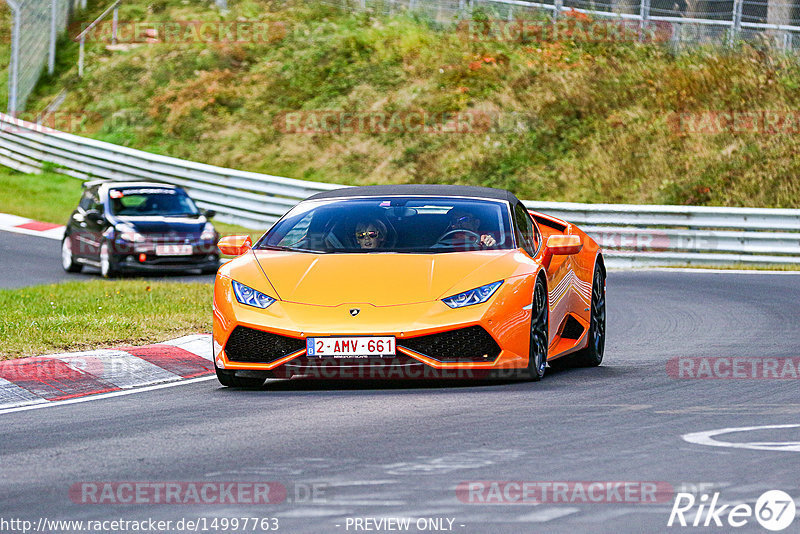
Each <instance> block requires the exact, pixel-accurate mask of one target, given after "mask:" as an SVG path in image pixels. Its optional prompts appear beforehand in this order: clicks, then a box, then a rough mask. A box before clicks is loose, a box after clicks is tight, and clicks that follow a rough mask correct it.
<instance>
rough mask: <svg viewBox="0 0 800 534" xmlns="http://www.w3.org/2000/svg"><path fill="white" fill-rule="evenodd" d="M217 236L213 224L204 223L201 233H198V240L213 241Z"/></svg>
mask: <svg viewBox="0 0 800 534" xmlns="http://www.w3.org/2000/svg"><path fill="white" fill-rule="evenodd" d="M216 238H217V232H216V231H215V230H214V225H213V224H211V223H206V225H205V226H204V227H203V233H201V234H200V241H214V240H216Z"/></svg>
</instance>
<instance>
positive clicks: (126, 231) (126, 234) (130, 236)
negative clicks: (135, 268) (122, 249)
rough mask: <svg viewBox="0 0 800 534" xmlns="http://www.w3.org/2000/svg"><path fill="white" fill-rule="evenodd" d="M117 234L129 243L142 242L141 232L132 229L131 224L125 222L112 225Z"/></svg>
mask: <svg viewBox="0 0 800 534" xmlns="http://www.w3.org/2000/svg"><path fill="white" fill-rule="evenodd" d="M114 229H115V230H116V231H117V234H118V235H119V238H120V239H122V240H123V241H128V242H129V243H142V242H143V241H144V240H145V238H144V236H143V235H142V234H140V233H139V232H137V231H136V230H134V228H133V226H128V225H127V224H118V225H117V226H115V227H114Z"/></svg>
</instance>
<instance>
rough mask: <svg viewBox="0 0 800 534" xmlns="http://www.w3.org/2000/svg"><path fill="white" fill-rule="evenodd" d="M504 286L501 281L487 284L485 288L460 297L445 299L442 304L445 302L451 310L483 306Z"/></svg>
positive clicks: (471, 290)
mask: <svg viewBox="0 0 800 534" xmlns="http://www.w3.org/2000/svg"><path fill="white" fill-rule="evenodd" d="M502 284H503V281H502V280H499V281H497V282H492V283H491V284H486V285H485V286H481V287H476V288H475V289H470V290H469V291H464V292H463V293H459V294H458V295H453V296H452V297H446V298H443V299H442V302H444V303H445V304H447V305H448V306H450V307H451V308H463V307H464V306H472V305H473V304H481V303H483V302H486V301H487V300H489V297H491V296H492V295H494V292H495V291H497V288H498V287H500V286H501V285H502Z"/></svg>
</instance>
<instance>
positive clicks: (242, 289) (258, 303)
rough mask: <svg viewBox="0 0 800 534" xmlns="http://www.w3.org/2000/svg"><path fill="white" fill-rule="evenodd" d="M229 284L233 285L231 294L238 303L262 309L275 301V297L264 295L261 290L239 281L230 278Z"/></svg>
mask: <svg viewBox="0 0 800 534" xmlns="http://www.w3.org/2000/svg"><path fill="white" fill-rule="evenodd" d="M231 285H232V286H233V294H234V295H235V296H236V300H238V301H239V303H240V304H244V305H246V306H253V307H255V308H261V309H264V308H268V307H269V305H270V304H272V303H273V302H275V299H274V298H272V297H270V296H269V295H265V294H264V293H262V292H261V291H256V290H255V289H253V288H252V287H250V286H246V285H244V284H242V283H239V282H237V281H236V280H231Z"/></svg>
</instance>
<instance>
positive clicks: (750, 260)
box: [524, 201, 800, 267]
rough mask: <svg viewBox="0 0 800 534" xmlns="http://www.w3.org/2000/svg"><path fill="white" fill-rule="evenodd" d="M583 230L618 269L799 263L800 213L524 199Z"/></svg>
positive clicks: (752, 209)
mask: <svg viewBox="0 0 800 534" xmlns="http://www.w3.org/2000/svg"><path fill="white" fill-rule="evenodd" d="M524 204H525V206H526V207H528V208H529V209H532V210H537V211H542V212H544V213H548V214H550V215H553V216H555V217H560V218H562V219H565V220H567V221H569V222H571V223H575V224H576V225H578V226H580V227H581V229H582V230H584V231H586V232H587V233H588V234H589V235H591V236H592V237H593V238H594V239H595V240H597V242H598V243H599V244H600V246H602V247H603V248H604V249H605V250H606V256H607V257H608V258H609V259H610V260H612V261H611V262H610V263H611V264H612V265H614V266H631V267H633V266H656V265H736V264H741V265H773V266H777V265H800V210H796V209H765V208H717V207H705V206H651V205H626V204H576V203H570V202H532V201H524Z"/></svg>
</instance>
